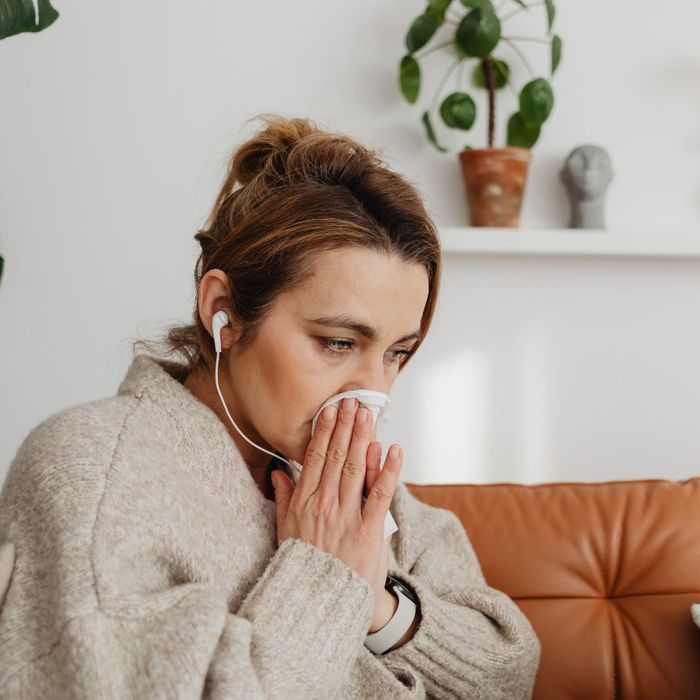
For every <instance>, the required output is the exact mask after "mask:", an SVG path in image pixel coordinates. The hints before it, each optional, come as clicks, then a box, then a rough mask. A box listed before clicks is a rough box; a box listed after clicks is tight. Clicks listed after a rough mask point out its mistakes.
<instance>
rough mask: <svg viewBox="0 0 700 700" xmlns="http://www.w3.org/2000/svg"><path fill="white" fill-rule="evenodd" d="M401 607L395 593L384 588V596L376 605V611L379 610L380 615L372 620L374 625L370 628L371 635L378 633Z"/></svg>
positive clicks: (376, 615)
mask: <svg viewBox="0 0 700 700" xmlns="http://www.w3.org/2000/svg"><path fill="white" fill-rule="evenodd" d="M398 607H399V601H398V599H397V598H396V596H395V595H394V594H393V593H390V592H389V591H387V590H386V588H382V596H381V598H380V602H379V604H378V605H375V610H378V611H379V612H378V614H375V616H374V619H373V620H372V625H371V627H370V628H369V633H370V634H371V633H373V632H376V631H377V630H380V629H381V628H382V627H384V626H385V625H386V624H387V622H389V620H391V618H392V617H394V614H395V613H396V610H397V609H398Z"/></svg>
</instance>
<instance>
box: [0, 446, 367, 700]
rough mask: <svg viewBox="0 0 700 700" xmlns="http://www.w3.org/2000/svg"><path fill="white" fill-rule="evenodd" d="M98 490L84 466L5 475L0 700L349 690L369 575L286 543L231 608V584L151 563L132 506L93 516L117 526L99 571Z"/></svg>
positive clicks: (153, 555)
mask: <svg viewBox="0 0 700 700" xmlns="http://www.w3.org/2000/svg"><path fill="white" fill-rule="evenodd" d="M114 478H117V476H116V475H115V477H114ZM103 482H104V477H103V470H102V469H101V468H98V467H96V466H95V465H93V464H90V463H84V464H80V463H77V462H74V463H72V464H70V465H66V464H48V463H47V462H46V461H44V460H43V459H42V460H39V461H34V462H31V461H30V460H25V461H22V460H16V461H15V463H14V464H13V465H12V467H11V469H10V472H9V473H8V478H7V480H6V482H5V484H4V487H3V491H2V493H0V542H4V541H8V542H13V543H14V550H15V563H14V571H13V573H12V578H11V580H10V585H9V588H8V590H7V593H6V597H5V600H4V604H3V606H2V609H1V610H0V613H1V614H0V697H1V698H3V700H13V699H15V698H22V699H31V698H37V700H38V699H41V700H43V699H44V698H48V697H51V698H71V699H77V700H80V699H83V698H84V699H85V700H87V699H88V698H89V699H90V700H92V699H93V698H139V699H141V698H149V699H151V698H164V699H165V698H168V699H171V698H183V699H185V698H192V699H195V698H202V697H204V698H212V699H219V698H232V697H236V698H284V699H285V700H286V699H287V698H290V697H300V698H301V697H303V698H328V697H330V696H333V695H334V694H336V693H337V692H338V691H339V690H340V689H341V688H342V687H343V686H344V685H345V684H346V683H347V680H348V678H349V677H350V675H351V670H352V669H353V667H354V666H355V663H356V660H357V656H358V655H359V654H360V653H361V651H362V648H363V640H364V638H365V635H366V634H367V630H368V628H369V626H370V623H371V619H372V612H373V608H374V592H373V590H372V588H371V586H370V584H369V583H368V581H367V580H366V579H365V578H364V577H362V576H361V575H360V574H358V573H357V572H356V571H355V570H354V569H352V568H351V567H349V566H347V565H346V564H345V563H344V562H343V561H341V560H340V559H338V558H336V557H334V556H332V555H330V554H328V553H326V552H324V551H323V550H321V549H320V548H318V547H315V546H314V545H311V544H309V543H307V542H305V541H302V540H300V539H295V538H290V539H286V540H284V541H283V542H282V543H281V544H280V546H279V547H278V548H277V549H276V550H275V551H274V554H273V555H272V556H271V557H270V559H269V560H268V562H267V565H266V566H265V568H264V569H263V570H262V572H261V574H260V575H259V577H258V578H257V579H256V580H255V581H254V582H253V583H252V584H251V585H250V587H249V589H248V590H247V591H246V592H245V594H244V596H243V597H242V598H241V597H239V598H238V600H239V601H240V602H239V603H237V604H236V609H232V608H231V605H230V602H229V601H230V598H229V596H230V592H229V590H228V586H226V585H224V584H222V583H221V582H212V581H210V580H206V581H197V580H196V579H194V580H193V578H192V577H188V576H187V575H186V574H185V576H184V577H183V578H182V579H181V580H178V578H172V577H171V576H170V575H169V574H168V573H167V572H168V570H167V567H158V566H157V565H158V561H159V557H160V556H161V550H160V549H159V547H161V546H162V545H161V544H160V543H159V541H158V534H157V532H156V531H154V532H150V531H148V530H147V529H141V530H139V529H138V526H137V525H136V524H135V523H134V521H135V520H136V518H135V510H134V504H133V502H132V503H128V502H127V503H125V504H124V506H123V509H122V507H121V505H120V506H119V508H120V510H119V511H118V512H117V513H116V514H112V512H111V509H113V508H114V507H115V506H113V505H111V506H109V507H107V506H106V505H103V507H102V509H101V510H100V511H99V513H100V517H101V518H102V519H103V520H104V519H108V522H110V523H111V526H110V527H109V528H108V529H107V533H108V534H103V536H102V540H101V544H100V552H101V555H100V556H101V559H100V561H101V562H102V564H101V567H100V566H96V565H95V561H96V560H95V540H94V527H95V524H96V512H98V511H97V508H98V507H99V504H100V503H101V502H103V496H102V493H103V488H102V484H103ZM137 493H138V491H137V490H136V489H134V490H133V494H134V496H133V501H135V500H136V499H137ZM122 510H123V512H124V513H126V517H125V516H124V515H123V514H122ZM129 513H131V514H132V518H131V520H129V519H128V514H129ZM112 520H113V522H112ZM149 522H151V521H149ZM134 533H136V534H134Z"/></svg>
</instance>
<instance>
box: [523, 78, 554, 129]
mask: <svg viewBox="0 0 700 700" xmlns="http://www.w3.org/2000/svg"><path fill="white" fill-rule="evenodd" d="M553 106H554V93H553V92H552V88H551V86H550V85H549V83H548V82H547V81H546V80H545V79H544V78H535V80H531V81H530V82H529V83H528V84H527V85H526V86H525V87H524V88H523V89H522V90H521V91H520V116H521V117H522V119H523V121H524V122H525V123H526V124H527V125H528V126H533V127H534V126H540V125H541V124H543V123H544V122H545V120H546V119H547V117H548V116H549V114H550V112H551V111H552V107H553Z"/></svg>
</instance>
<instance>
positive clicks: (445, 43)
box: [415, 39, 455, 58]
mask: <svg viewBox="0 0 700 700" xmlns="http://www.w3.org/2000/svg"><path fill="white" fill-rule="evenodd" d="M454 43H455V42H454V40H453V39H450V41H445V42H444V43H442V44H438V45H437V46H433V48H432V49H428V50H427V51H426V52H425V53H424V54H422V55H421V56H419V55H418V54H415V57H416V58H425V57H426V56H427V55H428V54H430V53H432V52H433V51H437V50H438V49H442V48H444V47H445V46H451V45H452V44H454Z"/></svg>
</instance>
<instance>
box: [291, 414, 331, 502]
mask: <svg viewBox="0 0 700 700" xmlns="http://www.w3.org/2000/svg"><path fill="white" fill-rule="evenodd" d="M337 414H338V409H337V408H336V407H335V406H326V407H325V408H324V409H323V411H321V415H320V416H319V417H318V420H317V421H316V429H315V430H314V434H313V435H312V436H311V439H310V440H309V444H308V445H307V446H306V452H305V454H304V464H303V465H302V466H303V467H304V468H303V469H302V470H301V475H300V476H299V481H298V482H297V488H296V491H295V493H297V492H298V493H299V496H300V497H304V498H307V497H308V496H310V495H311V494H312V493H314V492H315V491H316V490H317V489H318V486H319V484H320V483H321V476H323V468H324V467H325V465H326V455H327V453H328V445H329V444H330V441H331V436H332V435H333V430H334V428H335V424H336V420H337Z"/></svg>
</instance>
